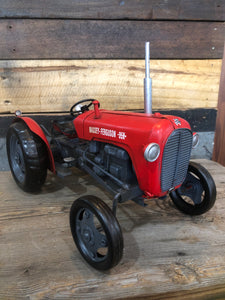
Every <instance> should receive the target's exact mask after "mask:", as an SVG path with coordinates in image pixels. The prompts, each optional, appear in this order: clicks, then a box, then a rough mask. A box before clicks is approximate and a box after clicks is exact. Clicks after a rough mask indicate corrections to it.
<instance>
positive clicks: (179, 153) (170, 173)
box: [161, 129, 192, 192]
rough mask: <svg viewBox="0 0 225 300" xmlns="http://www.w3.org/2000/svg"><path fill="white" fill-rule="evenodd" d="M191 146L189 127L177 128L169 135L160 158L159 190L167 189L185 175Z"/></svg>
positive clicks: (178, 182)
mask: <svg viewBox="0 0 225 300" xmlns="http://www.w3.org/2000/svg"><path fill="white" fill-rule="evenodd" d="M191 148H192V133H191V131H190V130H189V129H177V130H174V131H173V132H172V134H171V135H170V136H169V138H168V140H167V142H166V145H165V148H164V152H163V158H162V170H161V190H162V192H165V191H168V190H170V189H171V188H173V187H175V186H177V185H179V184H181V183H182V182H183V180H184V179H185V177H186V174H187V169H188V164H189V160H190V155H191Z"/></svg>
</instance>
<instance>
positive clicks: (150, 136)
mask: <svg viewBox="0 0 225 300" xmlns="http://www.w3.org/2000/svg"><path fill="white" fill-rule="evenodd" d="M74 126H75V129H76V132H77V135H78V137H79V138H80V139H83V140H88V141H92V140H93V141H100V142H104V143H108V144H112V145H116V146H117V147H121V148H122V149H124V150H126V151H127V153H128V154H129V157H130V159H131V161H132V164H133V167H134V170H135V173H136V176H137V180H138V184H139V187H140V189H141V190H142V191H143V192H144V193H145V194H146V195H147V196H149V197H155V196H156V197H160V196H162V195H164V194H166V193H167V192H168V190H171V189H172V188H177V187H178V186H179V185H180V184H181V183H182V182H183V180H184V178H183V175H182V174H183V173H184V172H186V171H187V168H188V163H185V166H183V171H182V174H181V175H182V176H181V177H180V179H179V178H176V177H179V176H180V175H179V174H178V173H177V172H178V171H179V170H180V167H179V164H181V161H182V157H183V156H185V157H188V158H190V151H191V145H192V138H191V139H190V137H192V132H191V130H190V125H189V123H188V122H187V121H185V120H184V119H182V118H179V117H174V116H166V115H161V114H159V113H155V114H153V115H149V114H142V113H131V112H115V111H107V110H100V116H99V117H98V118H96V117H95V113H94V111H88V112H86V113H84V114H81V115H79V116H78V117H77V118H76V119H75V120H74ZM181 129H185V130H186V131H187V132H189V134H187V135H188V136H189V138H188V139H184V140H183V141H182V143H179V141H177V143H170V144H171V145H172V149H170V150H169V151H171V153H173V150H174V153H175V154H174V156H173V162H174V167H173V170H174V172H175V174H173V178H174V180H173V181H172V183H171V186H170V187H169V188H168V189H167V188H166V190H165V188H164V187H165V186H166V187H168V186H169V185H168V184H167V185H163V186H162V184H161V181H162V176H161V172H162V162H163V153H164V148H165V146H166V144H167V141H168V139H169V137H170V136H171V134H172V133H173V132H174V131H177V130H181ZM177 136H178V135H176V137H177ZM178 140H179V139H178ZM150 143H157V144H158V145H159V146H160V155H159V157H158V158H157V160H156V161H154V162H148V161H147V160H146V159H145V158H144V151H145V149H146V147H147V146H148V145H149V144H150ZM183 143H184V144H185V143H187V147H183V146H182V145H183ZM175 144H176V146H175ZM180 148H181V149H180ZM180 150H182V151H183V152H185V154H184V155H180V156H179V157H180V158H179V157H178V154H179V153H180ZM166 153H168V150H167V151H166ZM177 158H179V159H178V161H176V159H177ZM167 160H168V158H167ZM164 162H165V159H164ZM164 170H166V168H165V167H164V168H163V172H164V174H169V173H168V171H166V172H165V171H164ZM115 172H119V169H118V170H115ZM163 178H165V176H164V177H163ZM175 178H176V180H175ZM164 181H165V180H164ZM174 184H175V186H174Z"/></svg>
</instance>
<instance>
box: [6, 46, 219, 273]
mask: <svg viewBox="0 0 225 300" xmlns="http://www.w3.org/2000/svg"><path fill="white" fill-rule="evenodd" d="M145 54H146V55H145V61H146V77H145V79H144V94H145V105H144V106H145V112H144V113H135V112H122V111H109V110H104V109H100V108H99V107H100V104H99V102H98V101H97V100H94V99H87V100H82V101H79V102H77V103H75V104H74V105H73V106H72V107H71V109H70V114H69V115H68V116H67V117H65V119H63V120H54V121H52V128H51V131H50V132H49V130H47V129H46V128H45V127H44V126H42V125H41V126H39V125H38V124H37V123H36V122H35V121H34V120H32V119H31V118H29V117H23V116H21V113H20V112H19V111H17V117H16V118H15V120H14V121H13V123H12V124H11V126H10V127H9V130H8V133H7V154H8V160H9V164H10V168H11V172H12V175H13V177H14V179H15V181H16V183H17V184H18V186H19V187H20V188H22V189H23V190H24V191H26V192H36V191H38V190H40V188H41V186H42V185H43V184H44V182H45V179H46V176H47V169H49V170H50V171H52V172H53V173H57V168H58V167H59V166H61V167H63V168H70V167H78V168H80V169H82V170H84V171H86V172H87V173H89V174H90V175H91V176H92V177H94V179H95V180H96V181H97V182H98V183H99V184H101V185H102V186H103V187H104V188H106V189H107V190H108V191H110V192H111V193H112V195H113V197H114V198H113V203H112V209H111V208H109V206H108V205H107V204H106V203H105V202H103V201H102V200H101V199H99V198H97V197H96V196H93V195H89V196H82V197H80V198H79V199H77V200H75V201H74V203H73V204H72V207H71V211H70V226H71V232H72V235H73V239H74V241H75V244H76V246H77V248H78V250H79V251H80V253H81V254H82V256H83V257H84V259H85V260H86V261H87V262H88V263H89V264H90V265H91V266H93V267H94V268H96V269H99V270H107V269H109V268H111V267H113V266H115V265H117V264H118V262H119V261H120V259H121V257H122V254H123V237H122V232H121V228H120V226H119V223H118V221H117V219H116V208H117V204H118V203H123V202H125V201H127V200H133V201H135V202H137V203H138V204H142V205H144V204H145V203H144V199H146V198H163V197H164V196H166V195H167V194H169V195H170V197H171V199H172V201H173V203H174V204H175V206H176V207H177V208H178V209H179V210H180V211H182V212H184V213H186V214H189V215H199V214H202V213H205V212H206V211H208V210H209V209H210V208H211V207H212V206H213V204H214V202H215V200H216V187H215V183H214V181H213V179H212V177H211V175H210V174H209V172H208V171H207V170H206V169H205V168H203V167H202V166H201V165H199V164H197V163H195V162H189V160H190V155H191V149H192V147H195V146H196V144H197V142H198V135H197V134H196V133H193V132H192V131H191V128H190V125H189V123H188V122H187V121H185V120H184V119H182V118H180V117H175V116H171V115H162V114H160V113H158V112H157V113H154V114H152V111H151V78H150V68H149V58H150V49H149V43H148V42H147V43H146V45H145ZM91 106H93V110H89V108H90V107H91Z"/></svg>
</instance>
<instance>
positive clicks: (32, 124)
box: [13, 117, 56, 173]
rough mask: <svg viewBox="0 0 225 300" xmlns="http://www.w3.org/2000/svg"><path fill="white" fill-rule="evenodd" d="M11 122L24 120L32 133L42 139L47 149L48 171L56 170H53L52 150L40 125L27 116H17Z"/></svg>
mask: <svg viewBox="0 0 225 300" xmlns="http://www.w3.org/2000/svg"><path fill="white" fill-rule="evenodd" d="M13 122H24V123H25V124H26V125H27V127H28V128H29V129H30V130H31V131H32V132H33V133H35V134H36V135H38V136H39V137H40V138H41V139H42V141H43V142H44V143H45V145H46V147H47V151H48V159H49V169H50V171H52V172H53V173H55V172H56V171H55V162H54V157H53V154H52V150H51V147H50V145H49V142H48V140H47V139H46V136H45V134H44V132H43V130H42V129H41V127H40V126H39V125H38V124H37V123H36V122H35V121H34V120H33V119H31V118H28V117H17V118H16V119H15V120H14V121H13Z"/></svg>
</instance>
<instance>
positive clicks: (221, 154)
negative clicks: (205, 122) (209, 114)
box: [212, 44, 225, 166]
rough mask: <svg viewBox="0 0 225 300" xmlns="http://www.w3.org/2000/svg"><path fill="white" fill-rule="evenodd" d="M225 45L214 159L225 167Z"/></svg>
mask: <svg viewBox="0 0 225 300" xmlns="http://www.w3.org/2000/svg"><path fill="white" fill-rule="evenodd" d="M224 150H225V44H224V54H223V62H222V70H221V76H220V85H219V96H218V113H217V119H216V131H215V140H214V149H213V157H212V159H213V160H214V161H216V162H219V163H220V164H221V165H223V166H225V151H224Z"/></svg>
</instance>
